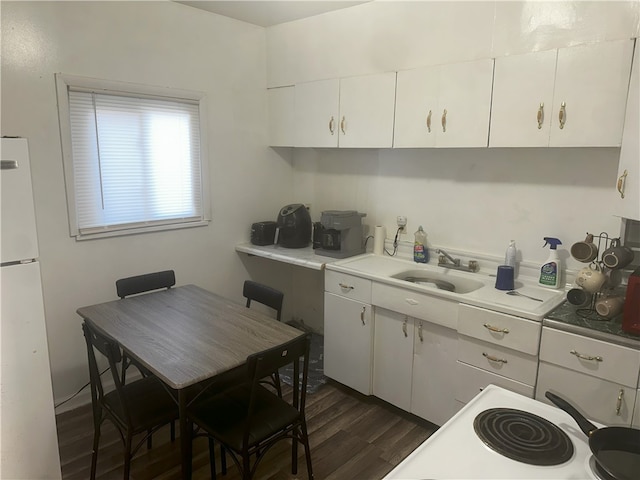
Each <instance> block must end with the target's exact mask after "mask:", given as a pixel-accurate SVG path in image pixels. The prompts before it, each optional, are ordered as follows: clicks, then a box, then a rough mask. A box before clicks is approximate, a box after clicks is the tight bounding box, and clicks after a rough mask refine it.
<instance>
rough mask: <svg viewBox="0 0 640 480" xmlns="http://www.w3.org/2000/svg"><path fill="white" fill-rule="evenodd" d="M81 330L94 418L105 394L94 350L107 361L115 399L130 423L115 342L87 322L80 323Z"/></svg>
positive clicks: (102, 403)
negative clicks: (87, 362)
mask: <svg viewBox="0 0 640 480" xmlns="http://www.w3.org/2000/svg"><path fill="white" fill-rule="evenodd" d="M82 331H83V332H84V338H85V340H86V343H87V356H88V360H89V379H90V384H91V400H92V405H93V413H94V418H99V416H100V413H99V412H100V409H101V408H102V407H103V406H105V404H104V402H103V399H104V397H105V395H106V393H108V392H105V389H104V386H103V384H102V376H101V374H100V369H99V368H98V361H97V359H96V350H97V351H98V352H100V353H101V354H102V355H104V356H105V357H106V358H107V360H108V362H109V370H110V371H111V377H112V378H113V384H114V386H115V390H116V392H117V399H118V402H119V404H120V409H119V410H120V412H121V413H123V414H124V415H125V419H126V421H127V422H128V423H131V419H130V418H129V409H128V408H127V404H126V401H125V399H124V395H123V394H122V382H121V381H120V376H119V373H118V363H120V362H121V361H122V353H121V352H120V348H119V347H118V345H117V343H116V342H115V341H113V340H111V339H110V338H108V337H105V336H104V335H102V334H101V333H99V332H98V331H97V330H96V329H95V328H93V327H91V326H90V325H89V324H88V323H87V322H84V323H83V324H82Z"/></svg>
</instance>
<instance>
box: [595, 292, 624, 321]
mask: <svg viewBox="0 0 640 480" xmlns="http://www.w3.org/2000/svg"><path fill="white" fill-rule="evenodd" d="M623 308H624V297H621V296H620V295H610V296H607V297H602V298H601V299H599V300H598V301H597V302H596V312H598V315H600V316H601V317H604V318H613V317H615V316H616V315H618V314H619V313H620V312H622V309H623Z"/></svg>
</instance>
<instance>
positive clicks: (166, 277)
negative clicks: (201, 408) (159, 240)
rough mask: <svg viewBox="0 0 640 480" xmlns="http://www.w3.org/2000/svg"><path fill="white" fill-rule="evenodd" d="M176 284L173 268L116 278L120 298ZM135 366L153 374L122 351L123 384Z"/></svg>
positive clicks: (174, 429)
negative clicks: (128, 372)
mask: <svg viewBox="0 0 640 480" xmlns="http://www.w3.org/2000/svg"><path fill="white" fill-rule="evenodd" d="M175 284H176V274H175V272H174V271H173V270H163V271H161V272H153V273H145V274H142V275H135V276H133V277H126V278H121V279H119V280H116V294H117V295H118V296H119V297H120V298H126V297H128V296H130V295H137V294H139V293H147V292H152V291H154V290H160V289H164V288H166V289H169V288H171V287H173V286H174V285H175ZM131 365H135V367H136V368H137V369H138V370H139V371H140V373H142V375H143V376H145V377H148V376H151V375H152V374H151V372H149V371H148V370H147V369H146V368H145V367H144V366H143V365H140V364H139V363H138V362H136V361H135V360H133V359H132V358H130V357H129V356H128V355H127V352H122V366H121V375H122V384H125V383H126V380H127V369H128V368H129V367H130V366H131ZM175 438H176V426H175V422H171V441H174V440H175ZM151 446H152V438H151V435H149V436H148V438H147V448H151Z"/></svg>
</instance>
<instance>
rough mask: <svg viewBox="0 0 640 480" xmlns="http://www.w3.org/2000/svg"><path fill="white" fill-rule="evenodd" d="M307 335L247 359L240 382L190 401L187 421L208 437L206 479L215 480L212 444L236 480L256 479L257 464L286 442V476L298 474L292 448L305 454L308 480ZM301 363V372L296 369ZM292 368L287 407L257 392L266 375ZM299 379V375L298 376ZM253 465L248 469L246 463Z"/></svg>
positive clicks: (268, 393) (272, 396) (264, 392)
mask: <svg viewBox="0 0 640 480" xmlns="http://www.w3.org/2000/svg"><path fill="white" fill-rule="evenodd" d="M310 344H311V334H309V333H306V334H302V335H300V336H299V337H298V338H296V339H294V340H292V341H290V342H287V343H286V344H284V345H280V346H278V347H275V348H271V349H269V350H265V351H263V352H260V353H257V354H254V355H251V356H249V357H248V358H247V368H246V373H245V377H244V381H242V382H240V383H239V384H237V385H234V386H232V387H230V388H228V389H226V390H223V391H221V392H217V393H216V394H214V395H211V396H206V395H205V396H204V397H205V398H203V399H202V400H200V399H196V400H195V401H194V403H193V404H192V405H191V406H190V407H189V419H190V421H193V422H194V424H195V425H196V426H197V427H199V430H198V431H203V432H205V435H206V436H208V437H209V439H210V442H209V455H210V463H211V467H212V468H211V477H212V478H213V479H215V478H216V472H215V460H214V452H213V445H214V444H213V441H211V440H214V439H215V440H217V441H219V442H220V443H221V445H222V446H223V447H224V449H225V450H226V451H229V453H230V455H231V458H232V459H233V461H234V463H235V464H236V465H237V467H238V469H239V470H240V472H241V475H242V479H243V480H248V479H251V478H252V477H254V476H255V475H256V471H257V468H258V465H259V463H260V461H261V460H262V459H263V458H264V456H265V454H266V453H267V451H268V450H269V449H270V448H271V447H272V446H273V445H275V444H276V443H277V442H279V441H280V440H283V439H285V438H290V439H292V448H291V471H292V473H293V474H294V475H295V474H297V470H298V442H301V443H302V444H303V446H304V448H305V454H306V455H305V456H306V462H307V475H308V478H309V479H313V470H312V466H311V452H310V450H309V436H308V433H307V424H306V418H305V401H306V391H307V377H308V371H309V349H310ZM301 363H302V372H301V371H300V369H301V365H300V364H301ZM290 364H293V370H294V375H293V393H292V400H291V401H290V402H288V401H286V400H285V399H283V398H281V397H279V396H277V395H276V394H274V393H273V392H272V391H271V390H269V389H267V388H265V387H264V386H262V383H261V379H262V378H263V377H265V376H266V375H268V374H269V373H270V372H273V371H275V370H277V369H278V368H281V367H284V366H286V365H290ZM301 373H302V375H300V374H301ZM254 457H255V460H254V461H253V463H252V458H254Z"/></svg>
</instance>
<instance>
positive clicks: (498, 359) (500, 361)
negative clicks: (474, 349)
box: [482, 352, 507, 363]
mask: <svg viewBox="0 0 640 480" xmlns="http://www.w3.org/2000/svg"><path fill="white" fill-rule="evenodd" d="M482 356H483V357H485V358H486V359H487V360H491V361H492V362H498V363H507V361H506V360H505V359H504V358H498V357H494V356H493V355H489V354H488V353H486V352H482Z"/></svg>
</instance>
